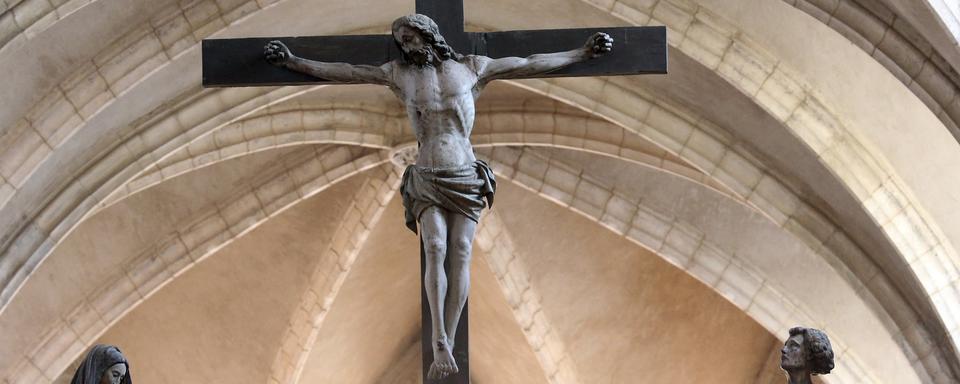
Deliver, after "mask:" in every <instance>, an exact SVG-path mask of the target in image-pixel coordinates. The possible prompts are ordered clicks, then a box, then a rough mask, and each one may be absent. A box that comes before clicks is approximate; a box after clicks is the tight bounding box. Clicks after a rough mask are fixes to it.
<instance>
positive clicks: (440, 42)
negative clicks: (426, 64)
mask: <svg viewBox="0 0 960 384" xmlns="http://www.w3.org/2000/svg"><path fill="white" fill-rule="evenodd" d="M400 27H407V28H410V29H413V30H415V31H417V32H419V33H420V35H421V36H423V40H424V41H425V42H426V43H427V44H430V46H431V47H433V50H434V51H436V53H437V56H439V57H440V59H441V60H449V59H454V60H458V61H459V60H460V59H462V58H463V56H462V55H460V54H459V53H456V52H454V50H453V47H451V46H450V45H448V44H447V41H446V40H444V39H443V35H441V34H440V27H438V26H437V23H435V22H434V21H433V19H431V18H429V17H427V15H421V14H419V13H415V14H412V15H407V16H403V17H400V18H398V19H396V20H394V21H393V27H391V30H392V32H393V41H394V42H395V43H397V47H400V41H399V40H397V32H398V31H399V30H400ZM400 54H401V55H403V60H404V61H406V62H410V61H411V59H410V57H408V56H407V53H406V52H404V51H403V48H402V47H400Z"/></svg>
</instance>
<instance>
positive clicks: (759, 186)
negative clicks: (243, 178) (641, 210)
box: [161, 87, 849, 245]
mask: <svg viewBox="0 0 960 384" xmlns="http://www.w3.org/2000/svg"><path fill="white" fill-rule="evenodd" d="M556 89H558V90H560V89H561V88H559V87H557V88H556ZM558 92H559V91H558ZM206 97H215V96H211V95H207V96H206ZM199 104H202V102H201V103H199ZM193 105H197V104H193ZM650 109H651V110H652V111H651V112H650V116H651V117H650V118H649V120H648V121H646V122H644V123H641V124H650V125H649V126H648V127H654V128H652V129H654V130H652V131H650V132H652V133H651V136H653V135H655V134H659V135H664V133H662V131H668V132H671V131H670V130H675V129H681V130H682V129H692V128H690V127H693V126H696V125H695V123H693V122H691V121H689V120H686V119H685V118H688V117H677V116H676V115H674V114H673V113H674V112H671V111H670V110H668V109H665V108H664V107H659V106H654V105H651V106H650ZM671 118H672V120H671ZM657 119H660V120H659V121H661V123H660V124H657V123H656V122H657V121H658V120H657ZM212 120H213V121H219V119H217V118H213V119H212ZM260 121H263V120H262V119H260ZM270 121H271V124H272V123H273V122H277V123H278V124H280V125H281V126H282V125H284V124H285V123H284V119H273V118H272V117H271V118H270ZM664 121H666V122H672V123H673V124H664V123H663V122H664ZM654 124H656V125H654ZM698 124H699V125H702V126H705V127H708V128H709V123H708V122H699V123H698ZM260 125H261V126H260V127H258V128H257V129H259V130H260V132H265V133H269V134H273V133H274V131H275V130H276V129H275V127H273V126H272V125H271V126H269V127H267V128H264V127H263V126H262V124H260ZM574 125H575V126H582V125H583V123H580V124H574ZM241 126H242V125H241ZM558 126H563V125H558ZM644 126H647V125H644ZM531 128H536V127H533V126H531ZM657 128H659V130H656V129H657ZM578 129H579V130H578V131H579V132H585V131H584V130H583V129H581V128H578ZM534 132H535V131H534ZM591 132H592V131H591ZM531 133H533V132H531ZM280 134H281V135H283V134H284V133H282V132H280ZM499 134H501V135H504V136H503V137H504V138H513V139H512V140H517V138H519V137H523V135H524V134H525V133H524V132H520V133H511V132H503V133H499ZM539 134H541V135H546V134H545V133H543V132H541V133H539ZM554 135H555V136H556V134H554ZM187 136H189V134H188V135H187ZM268 136H269V135H268ZM528 136H530V137H536V136H533V135H528ZM206 137H210V136H209V135H208V136H206ZM214 137H216V136H215V135H214ZM290 137H296V134H294V135H293V136H290ZM352 137H363V135H358V134H357V133H356V132H354V134H353V135H352ZM544 137H548V136H544ZM709 138H710V136H709V135H708V134H705V135H704V139H705V140H709ZM251 139H252V141H251V142H253V141H257V140H260V142H262V143H270V142H271V141H270V138H269V137H266V140H264V139H265V136H255V137H251ZM274 140H275V138H274ZM619 140H622V139H619ZM183 141H186V140H181V141H179V142H183ZM508 141H509V140H508ZM172 142H178V141H177V140H172ZM197 142H199V141H194V143H197ZM584 143H586V144H585V145H586V146H587V148H590V147H591V145H592V146H594V147H596V148H597V149H594V151H598V152H599V151H600V150H599V149H600V148H603V147H604V145H606V147H607V148H615V150H614V151H612V152H611V154H616V155H621V156H624V157H625V158H636V155H634V156H631V155H630V154H631V153H634V154H636V153H638V152H636V151H633V152H630V151H626V150H623V149H621V148H619V147H617V146H616V145H615V143H617V141H612V142H610V141H608V142H606V143H604V142H603V141H600V140H597V141H596V143H594V144H590V143H589V142H586V141H585V142H584ZM355 144H361V145H363V144H365V143H364V142H362V141H360V142H356V143H355ZM366 144H369V143H366ZM181 145H182V144H181ZM232 145H235V144H231V146H232ZM700 145H702V143H701V144H700ZM202 147H203V146H202V145H200V146H193V144H191V146H188V147H186V148H194V149H196V148H202ZM248 148H250V147H249V146H248ZM697 148H699V147H698V141H696V140H694V141H691V142H690V145H689V146H685V147H684V148H682V149H681V150H679V151H677V152H679V153H681V154H684V155H686V156H688V157H689V158H691V159H692V160H691V162H692V163H696V161H697V159H696V156H695V154H696V153H697V152H696V151H697ZM628 149H629V148H628ZM188 153H189V151H188ZM196 154H197V155H198V156H200V157H201V158H202V157H203V156H204V154H203V152H200V151H197V152H196ZM722 159H725V160H723V161H721V165H719V166H718V167H717V170H719V171H718V172H719V173H718V174H719V175H721V176H722V175H732V174H735V175H740V174H742V173H743V171H744V167H749V166H750V165H749V161H748V160H746V158H744V157H742V156H739V155H737V154H736V153H735V152H734V151H729V152H728V153H726V154H724V155H722ZM701 160H702V159H701ZM724 164H726V165H724ZM749 169H751V168H747V170H748V172H747V173H748V174H750V175H753V176H754V180H753V181H744V180H743V179H737V178H734V177H730V176H728V177H730V178H729V180H731V181H736V182H737V183H738V184H732V183H729V181H728V183H729V184H730V185H733V186H737V185H743V184H742V183H756V185H755V186H754V187H752V188H753V189H749V188H747V189H745V190H746V191H748V192H749V193H748V194H747V195H746V196H744V197H743V198H744V200H747V201H748V202H750V203H751V204H754V205H756V206H760V207H762V208H763V210H764V212H766V213H767V214H768V215H769V216H771V217H780V218H781V222H782V223H790V222H791V221H790V220H793V222H794V223H799V222H801V219H800V218H801V217H802V216H797V217H789V216H787V215H786V214H784V213H783V212H781V211H777V210H775V209H776V208H777V205H776V204H770V203H768V201H769V200H773V198H771V197H767V196H773V197H778V195H777V194H775V193H774V194H771V192H783V191H787V189H786V188H785V187H782V186H780V184H779V183H778V182H777V181H776V179H775V178H773V177H772V176H770V175H765V174H763V172H761V171H759V170H754V171H753V172H749ZM728 172H729V173H728ZM161 174H162V173H161ZM781 198H782V197H781ZM790 199H794V200H795V198H790ZM788 201H793V200H788ZM781 202H782V201H781ZM793 203H794V204H796V202H793ZM811 212H812V211H811ZM788 227H789V226H788ZM791 228H792V227H791ZM811 230H813V229H811ZM820 230H821V231H822V228H821V229H820ZM833 231H834V230H832V229H831V230H829V231H828V233H827V234H826V236H828V237H829V234H830V233H831V232H833ZM801 233H804V232H801ZM836 238H837V239H843V238H844V237H842V235H841V236H836ZM837 241H838V242H839V244H841V245H842V244H848V243H849V241H848V240H846V241H842V240H837ZM814 243H815V244H819V243H817V242H816V241H815V242H814ZM835 243H836V242H835Z"/></svg>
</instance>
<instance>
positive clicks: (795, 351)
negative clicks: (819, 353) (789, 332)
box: [780, 334, 807, 371]
mask: <svg viewBox="0 0 960 384" xmlns="http://www.w3.org/2000/svg"><path fill="white" fill-rule="evenodd" d="M806 365H807V358H806V351H804V346H803V335H802V334H797V335H793V336H790V338H789V339H787V342H786V343H783V349H781V350H780V368H783V369H784V370H787V371H791V370H797V369H803V368H805V367H806Z"/></svg>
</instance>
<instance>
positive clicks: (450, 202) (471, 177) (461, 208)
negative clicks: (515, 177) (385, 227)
mask: <svg viewBox="0 0 960 384" xmlns="http://www.w3.org/2000/svg"><path fill="white" fill-rule="evenodd" d="M496 190H497V181H496V180H495V179H494V177H493V170H491V169H490V166H489V165H487V163H485V162H484V161H483V160H476V161H474V162H473V163H472V164H467V165H463V166H459V167H454V168H430V167H420V166H416V165H411V166H408V167H407V169H406V170H405V171H403V180H402V181H401V182H400V197H401V198H403V208H404V210H405V213H404V216H405V217H404V218H405V220H406V224H407V228H410V230H411V231H413V233H417V221H418V220H419V219H420V214H422V213H423V211H424V210H425V209H427V208H429V207H432V206H437V207H440V208H443V209H446V210H448V211H451V212H456V213H459V214H462V215H464V216H466V217H469V218H470V219H471V220H473V221H478V220H479V219H480V211H481V210H482V209H483V207H485V206H487V207H492V206H493V194H494V192H496ZM484 198H486V200H487V201H486V204H484V201H483V200H484Z"/></svg>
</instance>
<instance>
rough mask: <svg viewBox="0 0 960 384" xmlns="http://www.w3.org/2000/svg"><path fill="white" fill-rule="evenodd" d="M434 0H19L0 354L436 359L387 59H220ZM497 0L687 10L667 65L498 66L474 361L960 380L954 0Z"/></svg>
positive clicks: (958, 58)
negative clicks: (629, 70) (530, 72)
mask: <svg viewBox="0 0 960 384" xmlns="http://www.w3.org/2000/svg"><path fill="white" fill-rule="evenodd" d="M413 8H414V7H413V2H412V1H379V0H377V1H374V0H354V1H350V2H339V1H338V2H334V1H325V2H317V1H307V0H256V1H253V0H189V1H187V0H184V1H179V2H177V1H172V0H149V1H148V0H71V1H63V0H4V1H0V70H2V72H0V73H4V74H5V76H4V86H3V87H2V89H3V92H2V93H0V106H2V107H0V382H4V383H9V384H14V383H31V384H33V383H66V382H69V379H70V376H71V375H72V370H73V369H75V368H74V367H75V364H76V362H77V359H78V358H79V357H80V356H81V355H82V353H83V352H84V351H85V350H87V349H88V348H89V347H90V346H92V345H94V344H96V343H113V344H117V345H120V346H121V348H122V349H123V350H124V352H125V353H126V355H127V356H128V358H129V359H130V360H131V369H132V372H133V375H134V376H136V378H137V381H143V382H151V383H153V382H156V383H204V382H229V383H265V384H280V383H283V384H288V383H298V382H303V383H314V382H322V383H414V382H419V378H420V349H419V345H420V344H419V334H420V327H419V311H420V309H419V308H420V303H419V300H418V297H419V295H418V290H419V282H418V279H419V273H418V260H417V258H416V253H417V246H418V243H417V237H416V236H415V235H413V234H412V233H410V232H409V231H407V230H406V229H405V228H404V227H403V225H402V221H403V220H402V217H403V214H402V213H403V212H402V207H401V206H400V203H399V200H398V196H397V193H396V192H397V187H398V183H399V180H398V179H399V175H400V173H402V169H401V168H399V167H398V166H397V165H395V164H396V163H397V160H400V159H402V157H404V156H405V155H406V154H408V153H409V151H410V150H411V148H413V147H415V139H414V138H413V134H412V132H411V129H410V126H409V124H408V123H407V121H406V117H405V115H404V110H403V108H402V107H401V105H400V104H399V102H398V101H396V100H395V98H394V96H393V95H392V94H391V93H390V92H389V91H388V90H386V89H384V88H380V87H376V86H303V87H256V88H224V89H203V88H201V87H200V54H199V41H200V40H201V39H203V38H208V37H240V36H294V35H321V34H350V33H371V32H372V33H386V31H387V29H388V26H389V24H390V22H391V21H392V20H393V19H394V18H396V17H398V16H400V15H404V14H407V13H410V12H412V11H413ZM465 8H466V9H465V14H466V23H467V28H468V29H470V30H510V29H536V28H564V27H590V26H607V25H665V26H666V27H667V29H668V42H669V46H670V48H669V54H670V68H669V74H668V75H665V76H640V77H605V78H576V79H539V80H523V81H498V82H496V83H493V84H491V85H490V86H488V87H487V89H486V90H485V93H484V95H483V97H481V99H480V100H479V101H478V105H477V122H476V126H475V129H474V133H473V137H472V138H473V142H474V144H475V145H476V153H477V155H478V157H480V158H483V159H485V160H486V161H488V162H489V163H490V164H491V166H492V167H493V169H494V171H495V173H496V175H497V177H498V178H499V179H500V184H501V188H500V190H499V191H498V196H497V203H496V205H495V206H494V207H493V209H492V210H489V211H486V213H485V216H484V217H483V219H482V220H481V226H480V228H479V230H478V233H477V238H476V242H475V245H474V249H475V252H474V255H475V257H474V262H473V264H472V269H473V282H472V291H471V300H470V327H471V339H472V340H471V362H470V363H471V378H472V381H473V382H475V383H626V382H652V383H701V382H722V383H762V384H768V383H778V382H783V380H784V378H783V377H782V376H781V374H780V373H779V368H778V351H779V346H780V345H781V344H782V340H783V339H784V338H785V337H786V336H787V334H786V332H787V329H789V328H790V327H792V326H796V325H804V326H811V327H816V328H820V329H824V330H825V331H826V332H827V333H828V334H829V335H830V337H831V341H832V342H833V346H834V350H835V352H836V356H837V367H836V369H835V370H834V372H833V373H832V374H831V375H828V376H824V377H822V378H820V379H818V380H821V381H822V382H826V383H955V382H957V380H958V378H960V359H958V356H960V355H958V347H960V257H958V253H957V248H956V246H955V244H960V170H958V167H956V165H957V164H960V145H958V139H960V129H958V128H957V127H958V124H960V97H958V94H960V92H958V89H960V76H958V73H957V69H958V66H960V48H958V43H957V41H958V40H957V36H960V33H958V32H957V31H960V22H958V21H957V15H958V14H960V12H958V11H957V10H956V9H955V7H953V8H951V5H950V3H949V2H944V1H940V0H930V1H929V2H927V1H894V0H742V1H736V2H733V1H726V0H532V1H524V2H515V1H507V0H485V1H482V2H481V1H479V0H476V1H466V2H465Z"/></svg>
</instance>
